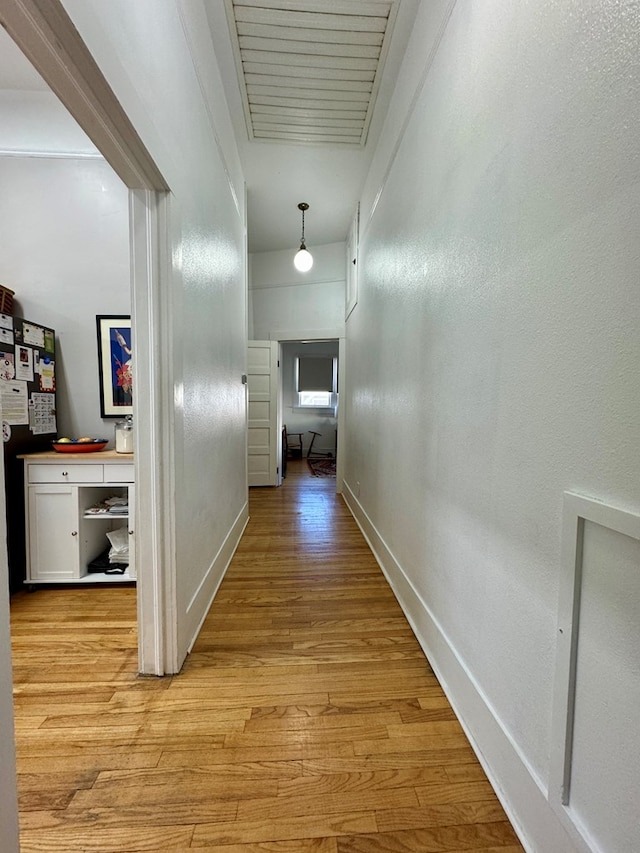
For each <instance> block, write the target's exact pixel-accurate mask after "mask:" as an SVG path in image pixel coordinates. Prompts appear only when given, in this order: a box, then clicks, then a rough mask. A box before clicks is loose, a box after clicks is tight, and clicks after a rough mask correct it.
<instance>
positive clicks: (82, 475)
mask: <svg viewBox="0 0 640 853" xmlns="http://www.w3.org/2000/svg"><path fill="white" fill-rule="evenodd" d="M27 476H28V478H29V482H30V483H102V479H103V476H104V471H103V466H102V465H78V464H73V465H64V464H60V465H40V464H33V465H29V466H28V467H27Z"/></svg>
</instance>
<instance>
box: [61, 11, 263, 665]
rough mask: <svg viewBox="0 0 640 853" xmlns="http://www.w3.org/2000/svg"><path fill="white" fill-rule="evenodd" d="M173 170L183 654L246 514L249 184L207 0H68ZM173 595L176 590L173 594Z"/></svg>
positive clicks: (159, 159) (171, 308)
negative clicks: (211, 33)
mask: <svg viewBox="0 0 640 853" xmlns="http://www.w3.org/2000/svg"><path fill="white" fill-rule="evenodd" d="M64 6H65V8H66V9H67V11H68V12H69V14H70V16H71V18H72V20H73V22H74V24H75V26H76V27H77V29H78V31H79V33H80V35H81V37H82V38H83V40H84V41H85V43H86V44H87V46H88V48H89V50H90V51H91V53H92V55H93V57H94V59H95V60H96V62H97V64H98V65H99V67H100V69H101V71H102V72H103V74H104V75H105V77H106V78H107V80H108V82H109V85H110V86H111V88H112V89H113V91H114V93H115V95H116V97H117V99H118V101H119V102H120V104H121V105H122V107H123V109H124V110H125V112H126V113H127V116H128V117H129V119H130V121H131V122H132V123H133V125H134V127H135V129H136V131H137V132H138V134H139V136H140V138H141V139H142V142H143V144H144V145H145V146H146V148H147V150H148V151H149V153H150V154H151V156H152V157H153V159H154V161H155V163H156V165H157V166H158V168H159V169H160V171H161V172H162V175H163V177H164V179H165V180H166V181H167V183H168V185H169V187H170V189H171V195H170V199H169V204H168V212H169V223H168V233H169V240H170V246H169V250H170V270H169V276H168V277H167V278H165V277H161V280H160V282H159V289H160V293H159V295H158V296H159V300H160V302H161V303H162V305H163V312H165V313H166V314H167V316H168V318H169V319H168V323H169V329H168V333H167V339H166V340H165V341H163V344H164V345H165V346H166V348H167V352H168V353H169V362H170V373H171V375H168V376H167V377H166V380H165V381H166V385H165V387H163V388H162V389H161V394H162V397H163V400H165V399H166V400H167V401H168V405H170V406H172V407H173V414H172V424H171V429H170V432H171V435H170V436H167V441H168V442H169V443H170V445H171V447H172V457H173V463H172V470H171V473H170V474H168V476H169V478H170V480H173V481H174V483H175V492H174V494H173V510H174V514H175V522H174V525H175V530H174V531H171V532H170V533H169V536H170V537H171V541H172V542H173V549H174V551H175V560H176V565H177V578H176V583H175V589H174V590H173V591H172V590H171V589H170V590H169V595H170V596H171V595H172V594H174V595H175V605H176V608H177V619H178V625H177V637H176V663H177V665H178V666H179V665H180V663H181V662H182V659H183V658H184V656H185V654H186V652H187V649H188V648H189V646H190V644H191V642H192V641H193V639H194V637H195V635H196V633H197V631H198V628H199V625H200V623H201V620H202V619H203V618H204V616H205V615H206V611H207V609H208V606H209V603H210V601H211V599H212V596H213V595H214V593H215V590H216V588H217V585H218V583H219V581H220V579H221V576H222V573H223V572H224V569H225V567H226V562H227V560H228V559H229V558H230V554H231V550H232V548H233V545H234V544H235V541H236V539H237V536H238V535H239V532H240V531H241V530H242V526H243V524H244V521H245V520H246V516H247V506H246V502H247V487H246V482H247V480H246V428H245V427H246V403H245V386H244V385H243V384H242V381H241V380H242V374H243V373H245V372H246V338H247V335H246V312H247V300H246V288H245V264H246V261H245V227H244V223H245V211H244V185H243V176H242V170H241V167H240V163H239V159H238V155H237V150H236V148H235V142H234V140H233V132H232V128H231V122H230V118H229V115H228V111H227V107H226V103H225V101H224V95H223V89H222V85H221V80H220V75H219V71H218V68H217V66H216V64H215V58H214V55H213V51H212V46H211V41H210V36H209V32H208V28H207V21H206V15H205V12H204V7H203V4H202V3H201V2H200V0H171V2H165V3H161V4H158V3H157V2H156V0H137V2H136V3H135V4H131V3H130V2H128V0H112V2H109V3H103V2H101V0H64ZM169 606H171V602H169Z"/></svg>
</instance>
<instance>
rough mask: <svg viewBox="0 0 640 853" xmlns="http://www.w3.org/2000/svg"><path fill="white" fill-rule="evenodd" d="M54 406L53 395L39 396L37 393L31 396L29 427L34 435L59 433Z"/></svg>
mask: <svg viewBox="0 0 640 853" xmlns="http://www.w3.org/2000/svg"><path fill="white" fill-rule="evenodd" d="M54 404H55V397H54V395H53V394H39V393H38V392H37V391H36V392H35V393H34V394H32V395H31V400H30V401H29V426H30V427H31V430H32V432H33V434H34V435H43V434H44V433H48V432H57V428H56V410H55V408H54Z"/></svg>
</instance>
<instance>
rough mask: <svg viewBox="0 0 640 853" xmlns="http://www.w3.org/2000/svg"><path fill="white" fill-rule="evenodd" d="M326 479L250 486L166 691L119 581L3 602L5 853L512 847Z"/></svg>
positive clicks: (302, 467)
mask: <svg viewBox="0 0 640 853" xmlns="http://www.w3.org/2000/svg"><path fill="white" fill-rule="evenodd" d="M334 488H335V481H334V480H330V479H321V478H314V477H310V476H309V474H308V470H307V468H306V464H305V463H304V462H297V463H296V462H294V463H293V464H292V463H290V465H289V472H288V477H287V479H286V480H285V483H284V485H283V486H282V488H280V489H277V490H275V489H254V490H252V491H251V495H250V500H251V521H250V524H249V526H248V528H247V531H246V533H245V536H244V538H243V540H242V542H241V544H240V547H239V549H238V551H237V553H236V556H235V557H234V560H233V562H232V565H231V567H230V569H229V571H228V573H227V576H226V578H225V580H224V582H223V584H222V586H221V588H220V591H219V594H218V596H217V597H216V600H215V602H214V604H213V607H212V609H211V611H210V613H209V615H208V617H207V619H206V622H205V624H204V627H203V630H202V632H201V634H200V637H199V639H198V641H197V643H196V645H195V647H194V649H193V652H192V654H191V655H190V656H189V658H188V659H187V662H186V663H185V666H184V668H183V671H182V673H181V674H180V675H178V676H175V677H173V678H164V679H157V678H138V677H137V676H136V630H135V590H134V589H132V588H127V587H111V588H106V587H98V588H96V587H94V588H87V587H83V588H80V589H78V588H73V589H69V588H62V587H61V588H52V589H46V590H45V589H39V590H38V591H36V592H35V593H32V594H28V593H24V594H19V595H17V596H15V597H14V598H13V599H12V608H11V609H12V638H13V647H14V650H13V651H14V685H15V691H14V692H15V707H16V728H17V733H16V738H17V746H18V756H19V757H18V771H19V789H20V809H21V811H20V815H21V840H22V853H36V851H37V853H78V851H86V852H87V853H89V851H91V853H125V851H126V853H139V852H140V851H153V853H164V851H181V850H193V849H197V850H199V851H201V853H206V851H209V853H214V851H215V853H240V851H243V853H247V851H255V853H258V851H262V853H264V851H268V852H269V853H408V851H415V853H429V851H449V853H454V851H475V852H476V853H480V851H482V853H522V847H521V846H520V844H519V843H518V840H517V838H516V836H515V834H514V832H513V829H512V828H511V826H510V824H509V822H508V821H507V819H506V817H505V814H504V812H503V810H502V808H501V806H500V804H499V802H498V800H497V798H496V796H495V794H494V793H493V791H492V789H491V787H490V785H489V783H488V781H487V780H486V777H485V776H484V774H483V772H482V769H481V767H480V765H479V764H478V762H477V760H476V759H475V757H474V754H473V752H472V750H471V748H470V747H469V744H468V742H467V740H466V738H465V736H464V734H463V731H462V729H461V727H460V725H459V723H458V722H457V720H456V718H455V716H454V714H453V712H452V711H451V708H450V707H449V705H448V703H447V700H446V698H445V696H444V694H443V692H442V690H441V688H440V686H439V684H438V682H437V680H436V678H435V676H434V675H433V673H432V671H431V669H430V667H429V665H428V663H427V661H426V660H425V658H424V656H423V654H422V652H421V650H420V647H419V646H418V643H417V642H416V640H415V638H414V636H413V634H412V632H411V630H410V628H409V626H408V624H407V622H406V620H405V618H404V616H403V615H402V612H401V610H400V608H399V606H398V604H397V602H396V601H395V599H394V597H393V595H392V593H391V591H390V589H389V587H388V586H387V584H386V582H385V580H384V578H383V575H382V573H381V572H380V570H379V568H378V566H377V564H376V562H375V560H374V558H373V556H372V555H371V553H370V551H369V549H368V547H367V545H366V543H365V542H364V540H363V538H362V536H361V534H360V532H359V531H358V529H357V527H356V525H355V522H354V521H353V519H352V518H351V516H350V515H349V513H348V511H347V510H346V508H345V507H344V505H343V504H342V502H341V501H340V499H339V498H337V497H336V496H335V494H334Z"/></svg>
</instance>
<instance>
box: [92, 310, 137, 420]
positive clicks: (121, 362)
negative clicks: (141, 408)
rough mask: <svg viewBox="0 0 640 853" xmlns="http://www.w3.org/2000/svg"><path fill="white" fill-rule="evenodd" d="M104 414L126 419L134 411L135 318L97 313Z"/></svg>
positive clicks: (99, 373) (99, 374) (102, 412)
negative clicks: (133, 330)
mask: <svg viewBox="0 0 640 853" xmlns="http://www.w3.org/2000/svg"><path fill="white" fill-rule="evenodd" d="M96 328H97V334H98V378H99V384H100V415H101V417H103V418H124V417H126V416H127V415H132V414H133V372H132V368H133V354H132V352H133V347H132V339H131V317H130V316H129V315H125V314H116V315H105V314H98V315H96Z"/></svg>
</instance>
